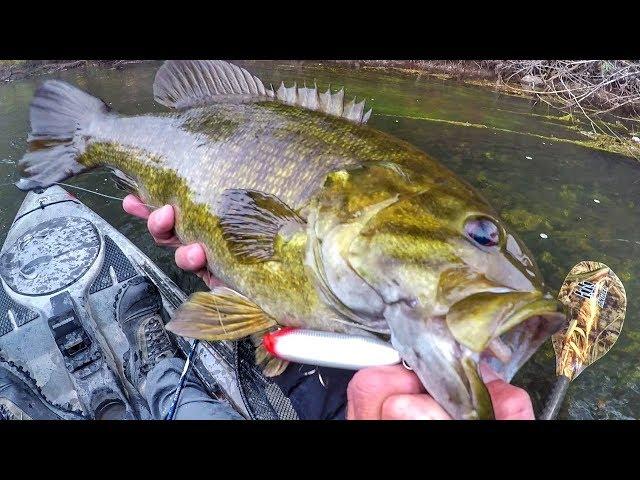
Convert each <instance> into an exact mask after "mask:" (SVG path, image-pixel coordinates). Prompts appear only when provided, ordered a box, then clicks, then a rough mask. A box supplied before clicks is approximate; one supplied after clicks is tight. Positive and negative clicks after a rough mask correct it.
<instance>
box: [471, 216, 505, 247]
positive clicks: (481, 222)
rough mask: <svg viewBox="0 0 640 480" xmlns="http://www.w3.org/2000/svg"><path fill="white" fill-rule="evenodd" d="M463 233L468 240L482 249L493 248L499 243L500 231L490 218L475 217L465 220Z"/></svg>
mask: <svg viewBox="0 0 640 480" xmlns="http://www.w3.org/2000/svg"><path fill="white" fill-rule="evenodd" d="M464 231H465V233H466V234H467V235H468V236H469V238H471V239H472V240H473V241H474V242H476V243H477V244H478V245H482V246H483V247H495V246H496V245H498V244H499V243H500V229H499V228H498V225H496V223H495V222H494V221H493V220H492V219H490V218H487V217H475V218H472V219H470V220H467V223H465V225H464Z"/></svg>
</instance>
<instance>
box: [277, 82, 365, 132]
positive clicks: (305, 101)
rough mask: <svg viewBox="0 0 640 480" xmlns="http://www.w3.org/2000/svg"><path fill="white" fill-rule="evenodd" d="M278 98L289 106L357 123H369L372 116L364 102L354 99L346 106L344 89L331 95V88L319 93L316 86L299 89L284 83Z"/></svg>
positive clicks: (281, 85)
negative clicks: (365, 109)
mask: <svg viewBox="0 0 640 480" xmlns="http://www.w3.org/2000/svg"><path fill="white" fill-rule="evenodd" d="M276 98H277V99H278V100H280V101H281V102H283V103H287V104H289V105H297V106H299V107H304V108H308V109H309V110H316V111H320V112H324V113H327V114H329V115H333V116H335V117H342V118H345V119H347V120H351V121H352V122H355V123H367V120H369V117H370V116H371V109H369V110H368V111H367V112H366V113H365V112H364V100H362V101H361V102H360V103H355V100H356V99H355V98H354V99H353V100H352V101H351V102H349V103H348V104H347V105H345V104H344V88H343V89H340V91H338V92H336V93H331V87H329V88H328V89H327V91H326V92H324V93H319V92H318V87H317V86H316V85H314V86H313V88H310V87H307V86H306V85H305V86H304V87H298V85H297V84H295V83H294V84H293V86H292V87H286V86H285V84H284V82H282V83H281V84H280V88H278V90H277V91H276Z"/></svg>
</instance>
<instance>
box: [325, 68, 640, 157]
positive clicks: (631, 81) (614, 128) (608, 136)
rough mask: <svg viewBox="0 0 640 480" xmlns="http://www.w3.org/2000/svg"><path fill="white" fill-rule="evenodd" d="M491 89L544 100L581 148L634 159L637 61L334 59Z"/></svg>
mask: <svg viewBox="0 0 640 480" xmlns="http://www.w3.org/2000/svg"><path fill="white" fill-rule="evenodd" d="M334 63H335V64H338V65H344V66H349V67H354V68H365V69H374V70H387V71H388V70H396V71H398V72H401V73H404V74H409V75H416V76H418V77H419V76H420V75H428V76H431V77H435V78H439V79H442V80H452V81H458V82H462V83H465V84H470V85H476V86H480V87H485V88H491V89H493V90H495V91H498V92H501V93H504V94H508V95H514V96H519V97H523V98H528V99H531V100H532V101H536V102H542V103H546V104H548V105H549V106H551V107H553V108H555V109H558V110H559V111H561V112H563V113H564V114H565V115H563V116H561V117H558V118H562V119H563V120H564V119H567V120H568V121H569V122H570V123H571V124H572V126H571V128H573V129H574V130H576V131H578V132H580V134H582V135H583V136H584V141H577V142H574V143H579V144H581V145H584V146H586V147H590V148H595V149H598V150H605V151H609V152H613V153H620V154H622V155H626V156H630V157H633V158H636V159H638V160H640V62H638V61H627V60H615V61H609V60H602V61H600V60H582V61H563V60H337V61H334Z"/></svg>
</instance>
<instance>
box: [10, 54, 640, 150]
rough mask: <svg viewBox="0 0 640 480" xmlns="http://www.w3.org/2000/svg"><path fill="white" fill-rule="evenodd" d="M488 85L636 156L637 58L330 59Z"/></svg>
mask: <svg viewBox="0 0 640 480" xmlns="http://www.w3.org/2000/svg"><path fill="white" fill-rule="evenodd" d="M142 62H145V60H0V81H1V82H10V81H15V80H20V79H23V78H26V77H30V76H33V75H42V74H47V73H53V72H57V71H62V70H69V69H72V68H80V67H87V66H97V67H102V68H116V69H121V68H125V67H126V66H127V65H130V64H134V63H142ZM328 63H332V64H334V65H337V66H345V67H350V68H366V69H378V70H396V71H399V72H402V73H404V74H409V75H417V76H420V75H428V76H431V77H435V78H439V79H442V80H451V81H458V82H462V83H466V84H471V85H476V86H481V87H485V88H491V89H494V90H496V91H499V92H501V93H505V94H508V95H516V96H521V97H524V98H529V99H533V100H534V101H536V102H541V103H546V104H548V105H550V106H551V107H554V108H556V109H558V110H560V111H562V112H563V113H565V115H564V116H562V117H559V118H561V119H563V120H567V121H568V122H570V123H572V124H573V126H572V128H574V129H575V130H577V131H579V132H580V133H581V134H582V135H583V136H584V137H585V140H584V141H578V142H575V143H579V144H581V145H584V146H587V147H590V148H596V149H599V150H605V151H609V152H613V153H619V154H622V155H626V156H630V157H633V158H635V159H637V160H640V60H633V61H632V60H333V61H330V62H328Z"/></svg>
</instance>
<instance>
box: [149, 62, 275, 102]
mask: <svg viewBox="0 0 640 480" xmlns="http://www.w3.org/2000/svg"><path fill="white" fill-rule="evenodd" d="M153 97H154V98H155V100H156V102H158V103H160V104H161V105H165V106H167V107H173V108H189V107H193V106H196V105H206V104H208V103H213V102H220V101H228V100H231V99H242V98H252V97H264V98H273V97H274V93H273V90H267V89H266V88H264V85H263V83H262V81H261V80H260V79H259V78H258V77H256V76H253V75H251V74H250V73H249V72H247V71H246V70H245V69H244V68H240V67H238V66H237V65H233V64H232V63H229V62H225V61H223V60H168V61H166V62H164V64H163V65H162V67H160V69H159V70H158V72H157V73H156V78H155V80H154V82H153Z"/></svg>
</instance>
